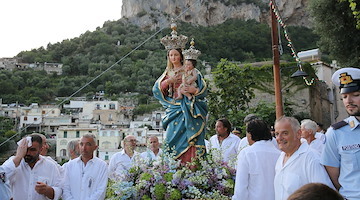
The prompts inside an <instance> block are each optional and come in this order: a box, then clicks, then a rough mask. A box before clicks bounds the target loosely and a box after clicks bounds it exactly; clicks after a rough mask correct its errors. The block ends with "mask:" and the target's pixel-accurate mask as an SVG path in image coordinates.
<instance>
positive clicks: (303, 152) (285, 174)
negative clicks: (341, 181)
mask: <svg viewBox="0 0 360 200" xmlns="http://www.w3.org/2000/svg"><path fill="white" fill-rule="evenodd" d="M284 157H285V153H284V152H281V154H280V157H279V159H278V160H277V162H276V167H275V179H274V186H275V199H276V200H286V199H287V198H288V197H289V196H290V195H291V194H292V193H293V192H295V191H296V190H297V189H299V188H300V187H301V186H303V185H305V184H308V183H323V184H325V185H328V186H329V187H331V188H333V189H334V186H333V184H332V182H331V180H330V178H329V176H328V174H327V173H326V171H325V168H324V166H323V165H321V164H320V157H319V154H318V153H317V152H315V151H314V150H312V149H311V148H310V147H309V145H308V144H307V142H303V143H302V144H301V146H300V147H299V149H298V150H297V151H295V152H294V153H293V154H292V155H291V157H290V158H289V159H288V160H287V161H286V163H285V164H283V160H284Z"/></svg>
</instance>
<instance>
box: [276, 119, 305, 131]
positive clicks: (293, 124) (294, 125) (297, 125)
mask: <svg viewBox="0 0 360 200" xmlns="http://www.w3.org/2000/svg"><path fill="white" fill-rule="evenodd" d="M282 121H287V122H289V123H290V125H291V128H292V129H293V131H294V132H295V133H296V132H298V131H299V130H300V123H299V121H298V120H297V119H296V118H294V117H287V116H285V115H284V116H282V117H280V118H279V119H277V120H276V121H275V124H276V123H279V122H282Z"/></svg>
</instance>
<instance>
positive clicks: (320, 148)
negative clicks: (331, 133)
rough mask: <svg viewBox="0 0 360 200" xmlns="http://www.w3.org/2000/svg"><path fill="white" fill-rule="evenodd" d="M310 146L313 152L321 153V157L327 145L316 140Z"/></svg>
mask: <svg viewBox="0 0 360 200" xmlns="http://www.w3.org/2000/svg"><path fill="white" fill-rule="evenodd" d="M309 146H310V148H312V149H313V150H315V151H317V152H318V153H319V155H321V153H322V151H323V150H324V146H325V144H324V142H323V141H321V140H320V139H315V140H313V141H311V142H310V144H309Z"/></svg>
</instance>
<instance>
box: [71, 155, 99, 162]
mask: <svg viewBox="0 0 360 200" xmlns="http://www.w3.org/2000/svg"><path fill="white" fill-rule="evenodd" d="M74 161H75V162H83V161H82V160H81V156H79V157H77V158H75V159H74ZM93 162H94V157H93V158H91V159H90V160H89V161H88V162H87V163H93Z"/></svg>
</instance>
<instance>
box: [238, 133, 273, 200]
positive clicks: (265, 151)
mask: <svg viewBox="0 0 360 200" xmlns="http://www.w3.org/2000/svg"><path fill="white" fill-rule="evenodd" d="M279 156H280V151H279V150H278V149H277V148H276V147H275V146H274V144H273V143H272V142H271V141H265V140H261V141H257V142H255V143H254V144H252V145H251V146H249V147H247V148H245V149H243V150H242V151H241V152H240V153H239V156H238V161H237V168H236V180H235V192H234V196H233V197H232V199H233V200H259V199H266V200H274V199H275V192H274V177H275V164H276V161H277V159H278V158H279ZM264 163H266V164H264ZM259 188H261V189H260V190H259Z"/></svg>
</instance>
